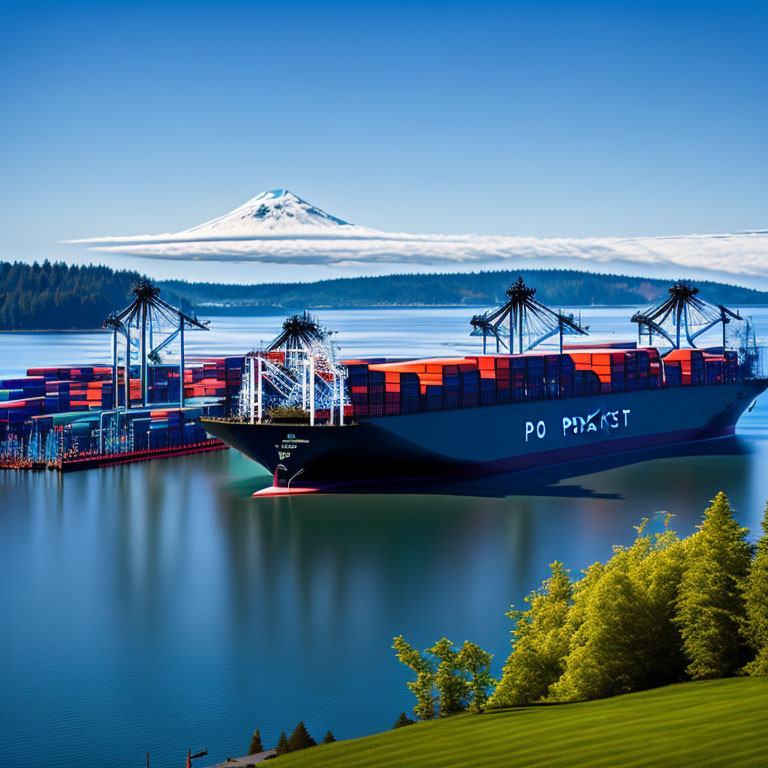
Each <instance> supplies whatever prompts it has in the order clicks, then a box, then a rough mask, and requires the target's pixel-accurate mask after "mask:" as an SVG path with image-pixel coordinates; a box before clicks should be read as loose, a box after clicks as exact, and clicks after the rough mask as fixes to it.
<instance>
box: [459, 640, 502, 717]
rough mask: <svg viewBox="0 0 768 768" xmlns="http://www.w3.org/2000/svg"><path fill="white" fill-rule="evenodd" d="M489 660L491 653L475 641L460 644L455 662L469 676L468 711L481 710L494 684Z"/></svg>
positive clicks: (491, 657)
mask: <svg viewBox="0 0 768 768" xmlns="http://www.w3.org/2000/svg"><path fill="white" fill-rule="evenodd" d="M491 661H493V654H491V653H487V652H486V651H484V650H483V649H482V648H480V646H478V645H475V643H470V642H469V640H467V641H465V643H464V645H462V646H461V650H460V651H459V655H458V658H457V659H456V664H457V666H458V667H459V669H461V670H462V671H463V672H464V673H465V674H466V675H468V676H469V681H468V683H467V688H468V691H469V698H470V703H469V711H470V712H482V711H483V710H484V709H485V708H486V705H487V704H488V697H489V695H490V694H489V692H490V689H491V688H493V686H494V685H496V680H494V679H493V677H491Z"/></svg>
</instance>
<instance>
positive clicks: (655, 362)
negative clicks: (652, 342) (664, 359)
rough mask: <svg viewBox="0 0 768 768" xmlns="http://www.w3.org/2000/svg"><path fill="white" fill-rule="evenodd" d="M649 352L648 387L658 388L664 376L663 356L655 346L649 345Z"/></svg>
mask: <svg viewBox="0 0 768 768" xmlns="http://www.w3.org/2000/svg"><path fill="white" fill-rule="evenodd" d="M646 351H647V352H648V366H649V373H648V387H649V388H650V389H658V388H659V387H661V386H662V384H663V376H662V370H661V356H660V355H659V350H658V349H655V348H654V347H649V348H648V349H647V350H646Z"/></svg>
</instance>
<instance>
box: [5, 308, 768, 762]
mask: <svg viewBox="0 0 768 768" xmlns="http://www.w3.org/2000/svg"><path fill="white" fill-rule="evenodd" d="M380 318H381V315H377V322H378V324H379V325H380V324H381V321H380ZM403 322H404V321H403ZM441 327H442V326H441ZM358 330H359V329H358ZM368 333H369V336H368V338H369V339H370V338H371V337H370V333H371V332H370V329H369V331H368ZM388 335H391V337H392V338H393V339H396V338H398V336H397V333H395V332H394V331H392V333H391V334H389V332H388ZM243 338H244V336H243ZM438 339H439V343H443V337H438ZM427 341H428V340H427ZM427 341H425V342H424V343H425V344H426V343H427ZM240 342H242V338H241V339H240ZM429 343H432V342H429ZM767 433H768V408H766V407H765V406H764V405H763V403H759V404H758V406H757V407H756V408H755V410H754V411H753V412H752V413H751V414H748V415H747V416H746V417H745V419H744V420H743V421H742V424H741V425H740V429H739V434H740V436H739V437H738V438H734V439H731V440H725V441H718V442H716V443H712V444H709V445H707V446H704V447H701V446H700V447H698V448H696V449H691V448H684V449H676V450H670V451H667V452H665V453H663V454H662V453H653V454H645V455H638V456H635V457H634V459H635V460H634V462H633V463H631V464H628V465H625V464H624V463H623V462H624V458H622V460H621V461H622V465H621V466H617V461H616V460H615V459H614V460H611V459H605V460H601V461H600V462H599V463H595V462H590V463H589V464H582V465H571V466H568V467H553V468H548V469H542V470H538V471H536V472H531V473H526V474H518V475H509V476H505V477H495V478H484V479H482V480H476V481H473V482H472V483H455V484H452V485H450V486H440V487H435V486H433V487H428V486H422V487H416V486H412V487H402V488H399V489H391V488H390V489H387V490H388V491H390V492H389V493H388V494H387V495H382V494H370V493H369V494H359V493H347V494H338V495H328V496H317V497H312V496H299V497H296V498H278V499H269V498H260V499H253V498H251V494H252V492H253V491H254V490H256V489H258V488H259V487H263V486H265V485H267V484H268V483H269V477H268V476H266V475H265V474H264V473H263V472H261V471H260V470H259V469H258V468H257V467H256V466H255V465H253V464H252V463H250V462H247V461H246V460H244V459H242V458H241V457H240V456H239V455H238V454H236V453H234V452H231V451H230V452H223V453H219V454H207V455H200V456H188V457H182V458H179V459H172V460H166V461H162V462H155V463H148V464H140V465H134V466H125V467H113V468H109V469H106V470H103V471H97V472H84V473H76V474H72V475H68V476H66V477H64V478H59V477H58V476H57V475H55V474H53V473H45V472H43V473H37V474H32V473H30V474H13V473H5V474H3V475H2V477H0V584H1V585H2V587H0V615H3V616H6V617H12V620H11V621H8V622H7V623H6V624H5V625H4V631H3V632H2V633H0V655H1V657H2V659H3V661H4V663H3V664H2V665H0V736H2V738H0V764H1V765H9V766H15V765H20V764H25V762H28V758H29V756H32V755H34V762H35V764H39V765H53V764H67V765H79V766H83V767H84V768H88V767H89V766H94V768H95V767H96V766H103V765H110V766H115V767H116V768H120V767H121V766H125V768H134V767H135V766H137V765H139V764H141V762H142V760H143V757H144V752H145V751H146V750H149V751H150V752H151V754H152V758H153V764H154V765H160V766H162V765H166V764H167V765H171V764H179V763H180V759H181V756H182V755H184V754H186V749H187V747H188V746H194V745H201V746H202V745H207V746H208V747H209V749H210V751H211V755H210V756H211V762H214V761H215V760H218V759H223V758H225V757H227V756H228V755H235V754H242V752H243V750H244V749H245V747H247V743H246V739H249V738H250V734H251V733H252V731H253V728H254V727H256V726H258V727H259V728H260V729H261V732H262V734H263V736H264V738H265V741H266V742H268V743H269V742H272V741H274V740H276V739H277V737H278V736H279V733H280V731H282V730H285V729H289V728H292V727H293V726H294V725H295V721H296V720H298V719H299V718H303V719H304V720H305V721H306V722H307V725H308V726H309V727H310V729H311V730H312V731H313V733H316V734H318V735H322V734H323V733H324V732H325V730H327V729H328V728H330V729H331V730H333V732H334V733H335V734H336V735H337V736H339V737H342V738H343V737H349V736H354V735H358V734H363V733H368V732H371V731H374V730H378V729H383V728H388V727H390V726H391V725H392V722H393V721H394V719H395V718H396V716H397V714H398V713H399V712H400V711H401V710H403V709H406V708H408V707H409V706H410V694H409V693H408V691H407V689H406V688H405V685H404V681H405V680H406V679H407V677H408V675H407V672H406V671H405V670H402V669H401V668H400V666H399V665H398V663H397V662H396V661H395V660H394V657H393V654H392V651H391V649H390V644H391V638H392V637H393V636H394V635H396V634H401V633H402V634H404V635H405V636H406V637H408V639H409V640H411V641H412V642H414V643H415V644H417V645H420V646H422V647H425V646H426V645H427V644H430V643H432V642H434V641H435V640H436V639H437V638H438V637H440V636H442V635H447V636H448V637H451V638H452V639H454V640H456V641H457V642H461V641H463V640H465V639H472V640H475V641H476V642H478V643H480V644H481V645H483V646H484V647H486V648H488V649H489V650H490V651H492V652H494V653H496V654H497V661H498V662H500V661H501V660H502V659H503V658H504V656H505V655H506V653H507V650H508V642H509V634H508V631H509V628H510V626H509V622H508V620H507V619H506V618H505V617H504V612H505V611H506V610H507V608H508V606H509V604H510V603H511V602H514V603H516V604H518V605H519V604H520V603H521V601H522V598H523V596H524V595H525V594H526V593H527V592H528V591H529V590H530V589H531V588H533V587H534V586H536V585H537V584H538V583H539V582H540V581H541V580H542V579H543V578H545V577H546V575H547V564H548V563H549V562H551V561H552V560H554V559H559V560H563V561H565V562H566V563H567V565H568V566H569V567H570V568H571V570H572V571H574V572H578V571H579V570H580V569H581V568H584V567H585V566H587V565H588V564H589V563H591V562H593V561H594V560H597V559H604V558H605V557H606V556H607V555H608V554H609V553H610V547H611V545H613V544H615V543H624V542H629V541H630V540H631V538H632V535H633V533H634V532H633V530H632V525H634V524H635V523H637V522H638V521H639V520H640V519H641V518H642V517H645V516H649V515H653V514H654V513H655V512H658V511H660V510H668V511H670V512H672V513H674V514H675V515H676V518H675V520H674V526H675V527H676V528H677V529H678V530H679V531H680V532H681V533H683V534H687V533H690V532H691V531H693V530H694V526H695V525H696V524H697V523H698V521H699V518H700V515H701V512H702V510H703V509H704V507H705V506H706V504H707V502H708V500H709V499H710V498H711V497H712V496H713V495H714V494H715V493H716V492H717V491H718V490H721V489H722V490H725V491H726V492H727V493H729V495H730V496H731V499H732V502H733V504H734V506H735V507H736V509H737V514H738V516H739V519H740V521H741V522H742V523H743V524H745V525H749V526H750V527H752V528H753V530H754V531H757V530H758V526H759V521H760V517H761V515H762V510H763V507H764V504H765V501H766V499H768V475H766V473H765V471H764V466H765V462H766V459H767V458H768V445H766V438H765V435H766V434H767ZM393 490H397V491H398V492H397V493H392V492H391V491H393ZM41 733H45V735H46V736H45V738H44V739H41V738H40V734H41Z"/></svg>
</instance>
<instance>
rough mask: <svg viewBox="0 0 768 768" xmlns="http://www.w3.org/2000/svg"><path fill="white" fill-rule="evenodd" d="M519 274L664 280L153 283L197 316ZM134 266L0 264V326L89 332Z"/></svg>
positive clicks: (424, 291)
mask: <svg viewBox="0 0 768 768" xmlns="http://www.w3.org/2000/svg"><path fill="white" fill-rule="evenodd" d="M518 276H522V277H523V278H524V279H525V281H526V282H527V283H528V284H529V285H531V286H533V287H534V288H536V290H537V293H536V297H537V298H538V299H539V300H541V301H543V302H544V303H546V304H550V305H552V306H556V307H557V306H588V305H592V304H597V305H622V304H623V305H631V306H635V307H638V308H639V307H642V306H645V305H647V304H649V303H653V302H655V301H656V300H658V299H659V298H660V297H661V296H663V295H665V294H666V291H667V289H668V287H669V285H670V281H668V280H659V279H650V278H640V277H627V276H624V275H602V274H592V273H588V272H579V271H577V270H561V269H543V270H532V269H526V270H497V271H485V272H467V273H450V274H408V275H383V276H380V277H347V278H337V279H334V280H321V281H317V282H313V283H262V284H255V285H229V284H224V283H188V282H185V281H183V280H166V281H157V284H158V286H159V287H160V289H161V291H162V295H163V298H164V299H166V300H167V301H169V302H170V303H171V304H175V305H177V306H180V307H181V308H182V309H184V311H186V312H196V313H197V314H199V315H200V316H201V317H205V316H206V315H214V316H215V315H220V314H239V315H250V314H264V313H265V312H275V313H281V312H284V311H285V312H289V311H297V310H303V309H316V310H322V309H342V308H350V309H354V308H376V307H381V308H386V307H445V306H467V307H470V306H471V307H483V306H487V307H490V306H493V305H495V304H498V303H500V302H501V301H503V300H504V298H505V297H504V292H505V290H506V289H507V287H508V286H509V285H510V284H511V283H512V282H514V281H515V280H516V279H517V277H518ZM140 277H142V275H141V274H140V273H139V272H134V271H126V270H113V269H111V268H109V267H105V266H99V265H86V266H78V265H72V266H70V265H67V264H64V263H58V262H57V263H51V262H49V261H45V262H43V263H42V264H37V263H35V264H25V263H21V262H14V263H10V262H0V330H2V331H31V330H91V329H95V328H101V324H102V322H103V321H104V318H105V317H106V316H107V315H108V314H109V312H111V311H112V310H115V309H118V308H122V307H123V306H124V305H125V304H126V303H127V302H128V297H129V294H130V292H131V289H132V287H133V285H134V284H135V283H136V281H137V280H138V279H139V278H140ZM697 285H698V287H699V289H700V291H701V293H702V295H704V296H705V297H706V298H707V299H708V300H709V301H711V302H713V303H715V304H725V305H727V306H736V307H738V306H749V305H760V304H768V292H766V291H757V290H753V289H751V288H744V287H741V286H735V285H727V284H724V283H715V282H708V281H699V282H697Z"/></svg>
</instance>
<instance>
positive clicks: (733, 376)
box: [723, 350, 739, 383]
mask: <svg viewBox="0 0 768 768" xmlns="http://www.w3.org/2000/svg"><path fill="white" fill-rule="evenodd" d="M723 357H724V358H725V380H726V381H727V382H729V383H732V382H735V381H736V380H737V379H738V376H739V356H738V354H737V353H736V351H735V350H730V351H728V350H726V352H725V354H724V355H723Z"/></svg>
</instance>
